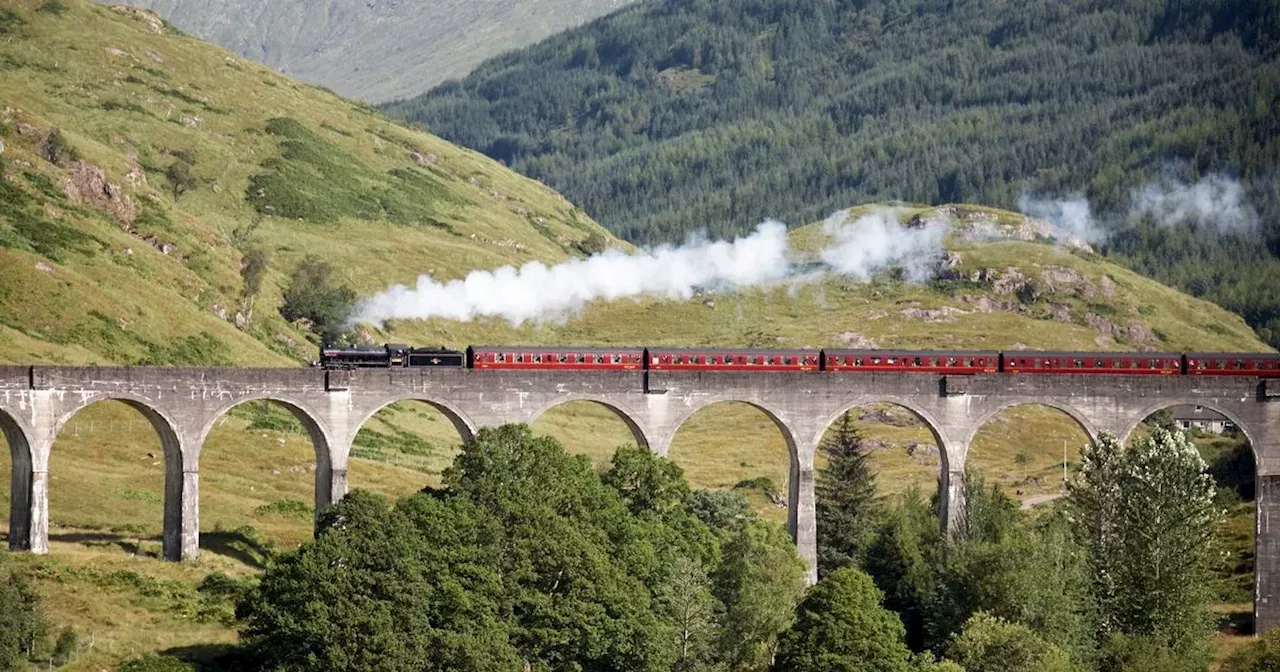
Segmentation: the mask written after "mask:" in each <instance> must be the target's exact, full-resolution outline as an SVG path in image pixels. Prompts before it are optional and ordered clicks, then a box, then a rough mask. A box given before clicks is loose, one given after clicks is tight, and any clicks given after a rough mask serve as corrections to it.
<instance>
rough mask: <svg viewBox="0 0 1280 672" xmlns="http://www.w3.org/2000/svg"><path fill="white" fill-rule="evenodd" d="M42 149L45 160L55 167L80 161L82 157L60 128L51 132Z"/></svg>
mask: <svg viewBox="0 0 1280 672" xmlns="http://www.w3.org/2000/svg"><path fill="white" fill-rule="evenodd" d="M40 149H41V153H43V154H44V158H46V159H48V160H49V163H52V164H53V165H55V166H65V165H67V164H68V163H75V162H76V161H79V160H80V155H79V154H77V153H76V150H75V148H74V147H72V146H71V143H70V142H69V141H68V140H67V138H66V136H64V135H63V134H62V130H61V129H58V128H55V129H53V130H52V131H49V137H47V138H45V140H44V143H42V144H41V146H40Z"/></svg>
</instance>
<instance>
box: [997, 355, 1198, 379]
mask: <svg viewBox="0 0 1280 672" xmlns="http://www.w3.org/2000/svg"><path fill="white" fill-rule="evenodd" d="M1004 372H1005V373H1094V374H1098V373H1120V374H1127V375H1138V374H1143V375H1170V376H1172V375H1178V374H1180V373H1182V355H1180V354H1178V353H1169V352H1006V353H1004Z"/></svg>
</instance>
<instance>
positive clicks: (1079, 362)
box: [1074, 359, 1084, 369]
mask: <svg viewBox="0 0 1280 672" xmlns="http://www.w3.org/2000/svg"><path fill="white" fill-rule="evenodd" d="M1074 364H1075V366H1076V368H1077V369H1079V368H1081V367H1083V366H1084V360H1083V359H1077V360H1075V362H1074Z"/></svg>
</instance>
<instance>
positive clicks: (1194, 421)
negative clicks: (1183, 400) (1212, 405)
mask: <svg viewBox="0 0 1280 672" xmlns="http://www.w3.org/2000/svg"><path fill="white" fill-rule="evenodd" d="M1169 410H1170V411H1172V412H1173V422H1174V424H1175V425H1177V426H1178V429H1181V430H1183V431H1186V430H1189V429H1198V430H1200V431H1202V432H1209V433H1210V434H1225V433H1227V432H1231V431H1234V430H1235V428H1236V425H1235V423H1233V422H1231V420H1230V419H1228V418H1227V416H1225V415H1223V414H1221V413H1219V412H1217V411H1215V410H1212V409H1208V408H1205V407H1204V406H1189V405H1188V406H1174V407H1173V408H1171V409H1169Z"/></svg>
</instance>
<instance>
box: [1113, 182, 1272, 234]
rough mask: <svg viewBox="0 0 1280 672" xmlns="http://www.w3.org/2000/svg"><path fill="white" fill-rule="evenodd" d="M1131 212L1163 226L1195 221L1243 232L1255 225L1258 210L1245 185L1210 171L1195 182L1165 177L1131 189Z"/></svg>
mask: <svg viewBox="0 0 1280 672" xmlns="http://www.w3.org/2000/svg"><path fill="white" fill-rule="evenodd" d="M1130 198H1131V200H1132V206H1131V208H1130V214H1131V215H1137V216H1147V217H1150V218H1151V219H1153V220H1154V221H1155V222H1156V223H1158V224H1162V225H1165V226H1173V225H1174V224H1182V223H1194V224H1202V225H1207V226H1212V227H1214V228H1216V229H1218V230H1219V231H1221V232H1224V233H1245V232H1250V231H1253V230H1255V229H1256V228H1257V226H1258V213H1257V211H1255V210H1254V209H1253V208H1252V207H1251V206H1250V205H1249V204H1248V203H1247V202H1246V197H1245V193H1244V186H1243V185H1241V184H1240V182H1238V181H1236V180H1233V179H1231V178H1229V177H1226V176H1225V175H1217V174H1214V175H1209V176H1208V177H1206V178H1204V179H1203V180H1201V181H1199V182H1196V183H1195V184H1186V183H1184V182H1181V181H1178V180H1170V179H1166V180H1163V181H1160V182H1153V183H1151V184H1148V185H1146V186H1144V187H1143V188H1141V189H1134V190H1133V191H1132V192H1131V193H1130Z"/></svg>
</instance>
